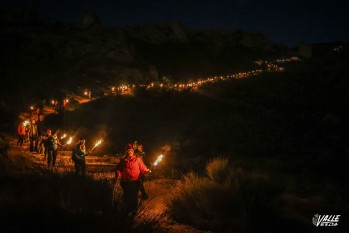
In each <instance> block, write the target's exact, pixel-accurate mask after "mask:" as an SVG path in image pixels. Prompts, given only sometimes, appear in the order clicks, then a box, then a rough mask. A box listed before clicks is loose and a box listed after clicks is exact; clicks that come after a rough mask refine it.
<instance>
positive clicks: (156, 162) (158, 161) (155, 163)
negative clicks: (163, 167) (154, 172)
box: [152, 155, 164, 167]
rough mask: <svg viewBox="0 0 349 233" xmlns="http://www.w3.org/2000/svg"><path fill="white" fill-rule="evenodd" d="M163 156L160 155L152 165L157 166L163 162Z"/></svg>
mask: <svg viewBox="0 0 349 233" xmlns="http://www.w3.org/2000/svg"><path fill="white" fill-rule="evenodd" d="M163 157H164V156H163V155H159V156H158V158H157V159H156V160H155V162H154V163H153V164H152V167H156V166H157V165H158V164H159V163H160V162H161V160H162V158H163Z"/></svg>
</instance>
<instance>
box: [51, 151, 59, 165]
mask: <svg viewBox="0 0 349 233" xmlns="http://www.w3.org/2000/svg"><path fill="white" fill-rule="evenodd" d="M57 152H58V151H57V150H53V151H52V166H53V167H54V166H55V165H56V158H57Z"/></svg>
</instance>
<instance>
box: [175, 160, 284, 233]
mask: <svg viewBox="0 0 349 233" xmlns="http://www.w3.org/2000/svg"><path fill="white" fill-rule="evenodd" d="M223 174H224V175H223ZM281 191H282V190H281V188H280V187H279V186H278V185H277V184H276V183H275V182H274V181H273V179H272V178H270V177H269V176H268V175H266V174H262V173H258V172H251V171H246V170H245V169H242V168H234V167H232V166H231V165H228V160H227V159H214V160H212V161H211V162H209V163H208V164H207V166H206V174H205V175H203V176H200V175H198V174H196V173H194V172H190V173H188V174H186V175H184V177H183V181H182V183H181V184H180V185H179V186H178V187H177V189H176V191H175V192H173V197H172V199H171V201H170V203H169V209H170V212H171V214H172V216H173V217H174V218H175V219H177V220H179V221H184V222H186V223H189V224H192V225H195V226H197V227H199V228H202V229H205V230H213V231H218V232H254V231H256V230H258V232H268V231H270V230H273V227H274V226H273V225H272V224H268V219H273V220H274V221H275V220H277V219H279V218H280V217H282V213H281V210H282V201H281Z"/></svg>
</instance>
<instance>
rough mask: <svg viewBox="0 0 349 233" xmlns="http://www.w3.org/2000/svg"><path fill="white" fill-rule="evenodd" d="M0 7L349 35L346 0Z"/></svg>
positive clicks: (302, 35)
mask: <svg viewBox="0 0 349 233" xmlns="http://www.w3.org/2000/svg"><path fill="white" fill-rule="evenodd" d="M1 2H2V3H1V6H2V7H1V9H2V10H7V9H12V8H14V7H16V6H20V5H29V6H34V7H35V8H37V9H38V10H39V12H40V13H41V14H42V15H44V16H47V17H50V18H55V19H59V20H62V21H70V22H74V21H75V22H76V21H78V20H79V18H80V17H81V15H82V14H83V13H86V12H89V13H93V14H95V15H97V16H99V17H100V19H101V21H102V23H103V25H105V26H125V25H134V24H149V23H166V22H169V21H179V22H181V23H182V24H183V25H184V26H186V27H188V28H198V29H200V28H224V29H241V30H244V31H253V32H261V33H263V34H265V35H266V36H267V37H268V38H270V39H271V40H273V41H274V42H278V43H282V44H284V45H287V46H295V45H297V44H299V43H301V42H303V43H319V42H337V41H345V42H348V41H349V32H348V30H349V27H348V26H349V3H348V2H349V1H348V0H318V1H312V0H289V1H286V0H231V1H221V0H212V1H208V0H203V1H200V0H153V1H151V0H148V1H146V0H55V1H54V0H32V1H26V0H13V1H8V3H5V2H4V1H1Z"/></svg>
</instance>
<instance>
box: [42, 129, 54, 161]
mask: <svg viewBox="0 0 349 233" xmlns="http://www.w3.org/2000/svg"><path fill="white" fill-rule="evenodd" d="M51 135H52V131H51V129H47V130H46V134H45V135H43V136H42V139H41V143H42V144H43V145H44V159H45V158H46V156H47V154H48V147H49V145H48V144H49V143H48V140H47V139H48V138H49V137H51ZM41 146H42V145H41Z"/></svg>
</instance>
